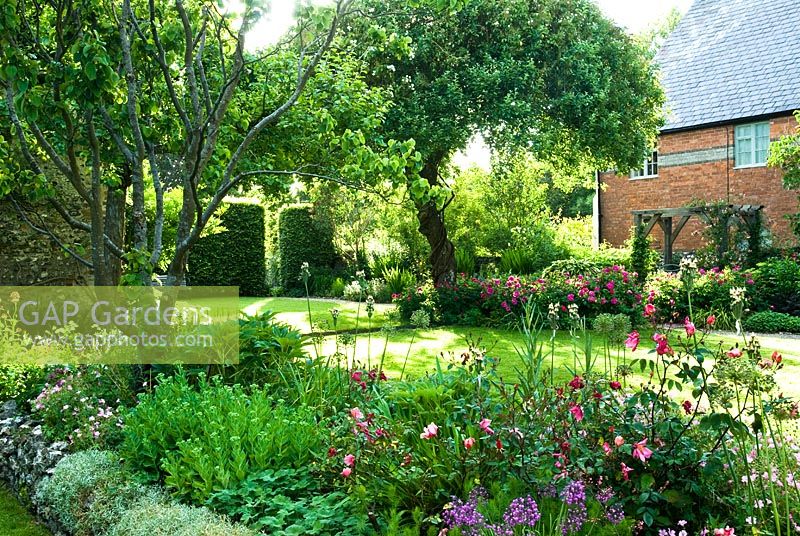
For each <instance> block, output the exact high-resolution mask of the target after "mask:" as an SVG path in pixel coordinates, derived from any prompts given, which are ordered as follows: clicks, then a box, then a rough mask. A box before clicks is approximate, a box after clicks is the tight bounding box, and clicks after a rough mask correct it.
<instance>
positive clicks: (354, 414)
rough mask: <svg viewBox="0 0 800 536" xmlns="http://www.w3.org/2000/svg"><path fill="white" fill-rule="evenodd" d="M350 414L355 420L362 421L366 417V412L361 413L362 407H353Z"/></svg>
mask: <svg viewBox="0 0 800 536" xmlns="http://www.w3.org/2000/svg"><path fill="white" fill-rule="evenodd" d="M350 416H351V417H352V418H354V419H355V420H357V421H360V420H363V419H364V414H363V413H361V410H360V409H358V408H353V409H351V410H350Z"/></svg>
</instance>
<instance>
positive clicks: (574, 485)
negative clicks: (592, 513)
mask: <svg viewBox="0 0 800 536" xmlns="http://www.w3.org/2000/svg"><path fill="white" fill-rule="evenodd" d="M561 500H562V501H564V502H565V503H566V504H568V505H570V506H574V505H580V504H583V503H585V502H586V485H585V484H584V483H583V482H581V481H580V480H573V481H572V482H570V483H569V484H567V485H566V486H564V489H563V490H561Z"/></svg>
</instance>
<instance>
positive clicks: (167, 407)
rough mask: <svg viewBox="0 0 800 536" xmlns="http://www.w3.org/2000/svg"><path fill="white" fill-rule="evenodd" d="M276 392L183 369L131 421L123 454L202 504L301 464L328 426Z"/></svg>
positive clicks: (142, 403)
mask: <svg viewBox="0 0 800 536" xmlns="http://www.w3.org/2000/svg"><path fill="white" fill-rule="evenodd" d="M270 392H271V389H270V388H269V387H266V388H256V387H253V388H251V389H250V390H249V391H247V392H246V391H245V390H244V389H243V388H242V387H241V386H239V385H237V386H233V387H230V386H226V385H223V384H222V381H221V380H220V379H219V378H215V379H212V380H211V381H208V380H206V378H205V376H204V375H202V374H201V375H200V376H199V377H198V380H197V386H196V387H194V386H192V385H191V384H190V383H189V380H188V378H187V376H186V374H185V373H179V374H177V375H175V376H173V377H170V378H164V377H161V378H160V382H159V384H158V386H157V387H156V388H155V390H154V391H153V393H152V394H147V395H144V396H143V397H142V398H141V401H140V403H139V405H138V406H136V408H134V409H133V410H132V411H131V413H130V415H129V416H128V417H127V418H126V426H125V430H124V442H123V443H122V445H121V448H120V453H121V455H122V457H123V458H124V459H125V460H126V462H127V463H128V464H129V466H130V467H131V468H133V469H135V470H137V471H140V472H142V473H143V475H144V476H145V477H146V478H147V480H149V481H151V482H159V481H161V482H164V484H165V485H166V487H167V488H168V489H169V490H171V491H172V492H173V493H174V494H175V495H177V496H179V497H184V498H187V499H191V500H194V501H198V502H200V503H202V502H204V501H205V500H207V499H208V498H209V497H210V496H211V495H212V494H213V493H215V492H218V491H222V490H224V489H228V488H230V487H232V486H235V485H236V484H238V483H239V482H241V481H243V480H244V479H245V478H247V476H248V475H249V474H251V473H253V472H256V471H259V470H263V469H268V468H274V467H302V466H303V465H305V464H306V463H309V462H310V460H312V459H313V457H314V453H315V452H317V451H318V448H319V445H320V443H321V441H322V434H323V430H321V429H320V427H319V426H318V425H317V422H316V418H315V415H314V413H313V412H312V411H310V410H308V409H307V408H303V407H298V408H293V407H289V406H287V405H285V404H284V403H282V402H280V401H278V400H274V399H273V398H272V397H271V396H270Z"/></svg>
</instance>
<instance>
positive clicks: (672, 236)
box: [631, 205, 764, 266]
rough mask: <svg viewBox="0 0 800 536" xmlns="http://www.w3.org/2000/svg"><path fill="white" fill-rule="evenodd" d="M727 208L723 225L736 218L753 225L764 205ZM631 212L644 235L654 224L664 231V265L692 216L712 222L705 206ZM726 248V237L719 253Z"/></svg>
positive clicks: (668, 260) (729, 224)
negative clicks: (726, 216)
mask: <svg viewBox="0 0 800 536" xmlns="http://www.w3.org/2000/svg"><path fill="white" fill-rule="evenodd" d="M728 208H729V209H730V210H731V217H730V218H729V219H728V221H726V222H725V225H726V227H728V228H729V227H730V226H731V224H732V223H733V220H735V219H736V218H740V219H741V220H742V221H743V222H744V223H745V224H747V225H753V224H754V222H755V220H756V218H759V217H760V212H761V210H762V209H763V208H764V205H728ZM631 214H633V224H634V225H635V226H637V227H638V226H640V225H644V226H645V227H644V231H645V232H644V234H645V236H648V235H649V234H650V232H651V231H652V230H653V227H655V226H656V224H658V226H659V227H661V230H662V231H664V266H668V265H671V264H672V246H673V245H674V244H675V240H677V238H678V235H679V234H680V232H681V231H682V230H683V228H684V226H686V223H687V222H688V221H689V220H690V219H691V218H692V217H693V216H694V217H697V218H699V219H701V220H703V221H704V222H705V223H709V224H710V223H712V221H711V217H710V216H709V214H708V208H707V207H683V208H657V209H646V210H632V211H631ZM726 237H727V233H726ZM728 248H729V244H728V243H727V239H726V240H724V241H723V243H722V244H720V249H721V251H720V253H724V252H726V251H728Z"/></svg>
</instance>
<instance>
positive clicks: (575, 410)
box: [569, 405, 583, 422]
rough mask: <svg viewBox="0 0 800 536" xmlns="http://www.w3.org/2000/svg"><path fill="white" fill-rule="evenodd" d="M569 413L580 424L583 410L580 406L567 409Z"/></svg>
mask: <svg viewBox="0 0 800 536" xmlns="http://www.w3.org/2000/svg"><path fill="white" fill-rule="evenodd" d="M569 412H570V413H572V416H573V417H574V418H575V420H576V421H578V422H581V421H582V420H583V409H581V407H580V406H578V405H574V406H572V407H571V408H569Z"/></svg>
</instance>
